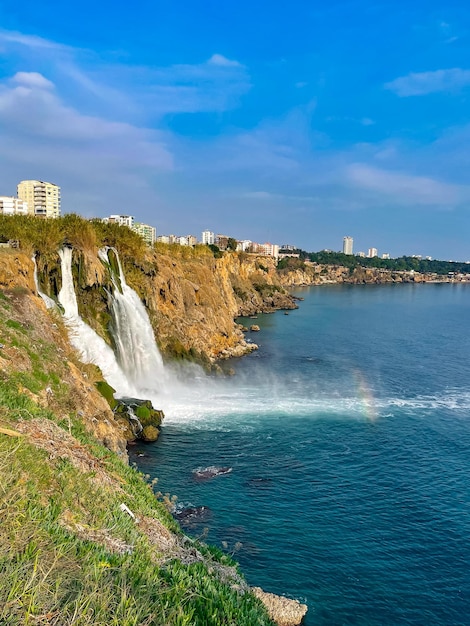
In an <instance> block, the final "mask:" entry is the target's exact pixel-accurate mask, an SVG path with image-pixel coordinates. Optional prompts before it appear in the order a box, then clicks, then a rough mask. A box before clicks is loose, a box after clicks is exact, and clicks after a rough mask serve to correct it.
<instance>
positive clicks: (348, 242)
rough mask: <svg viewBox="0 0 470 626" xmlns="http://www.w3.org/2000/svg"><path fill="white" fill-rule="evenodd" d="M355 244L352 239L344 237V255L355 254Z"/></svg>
mask: <svg viewBox="0 0 470 626" xmlns="http://www.w3.org/2000/svg"><path fill="white" fill-rule="evenodd" d="M353 243H354V240H353V238H352V237H343V254H352V253H353Z"/></svg>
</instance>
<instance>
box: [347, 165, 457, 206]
mask: <svg viewBox="0 0 470 626" xmlns="http://www.w3.org/2000/svg"><path fill="white" fill-rule="evenodd" d="M346 176H347V180H348V181H349V182H350V183H351V184H352V185H353V186H354V187H358V188H361V189H364V190H368V191H373V192H377V193H378V194H380V196H382V197H384V198H387V199H392V200H393V201H394V202H399V203H400V204H409V205H413V204H420V205H430V206H446V205H447V206H452V205H455V204H456V203H458V202H459V201H460V200H461V199H462V197H463V193H462V192H463V189H462V188H461V187H459V186H458V185H451V184H448V183H443V182H440V181H437V180H435V179H433V178H429V177H426V176H414V175H411V174H406V173H402V172H397V171H391V170H383V169H379V168H377V167H371V166H369V165H367V164H365V163H351V164H350V165H348V166H347V168H346Z"/></svg>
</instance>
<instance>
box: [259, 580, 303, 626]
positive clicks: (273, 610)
mask: <svg viewBox="0 0 470 626" xmlns="http://www.w3.org/2000/svg"><path fill="white" fill-rule="evenodd" d="M251 591H252V592H253V593H254V594H255V596H256V597H257V598H259V600H261V602H262V603H263V604H264V606H265V607H266V609H267V611H268V613H269V616H270V618H271V619H272V620H273V621H274V622H276V624H278V626H298V624H301V623H302V620H303V618H304V616H305V614H306V613H307V610H308V607H307V605H306V604H300V602H299V601H298V600H291V599H290V598H285V597H284V596H277V595H276V594H274V593H267V592H266V591H263V590H262V589H261V588H260V587H252V588H251Z"/></svg>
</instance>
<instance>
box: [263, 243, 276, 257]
mask: <svg viewBox="0 0 470 626" xmlns="http://www.w3.org/2000/svg"><path fill="white" fill-rule="evenodd" d="M258 251H259V252H261V254H265V255H266V256H273V257H274V258H275V259H277V257H278V256H279V246H278V245H277V244H276V243H263V244H260V245H259V247H258Z"/></svg>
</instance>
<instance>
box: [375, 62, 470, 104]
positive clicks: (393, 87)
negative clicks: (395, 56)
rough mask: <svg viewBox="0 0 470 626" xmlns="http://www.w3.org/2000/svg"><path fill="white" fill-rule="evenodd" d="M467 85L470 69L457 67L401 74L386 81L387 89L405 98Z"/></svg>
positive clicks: (458, 88)
mask: <svg viewBox="0 0 470 626" xmlns="http://www.w3.org/2000/svg"><path fill="white" fill-rule="evenodd" d="M467 85H470V70H463V69H461V68H458V67H456V68H452V69H446V70H436V71H434V72H420V73H411V74H408V75H407V76H400V77H399V78H396V79H395V80H392V81H391V82H389V83H386V84H385V89H389V90H390V91H393V92H394V93H396V94H397V96H400V97H401V98H405V97H408V96H423V95H426V94H429V93H435V92H439V91H447V92H455V91H459V90H460V89H462V88H463V87H466V86H467Z"/></svg>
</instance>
